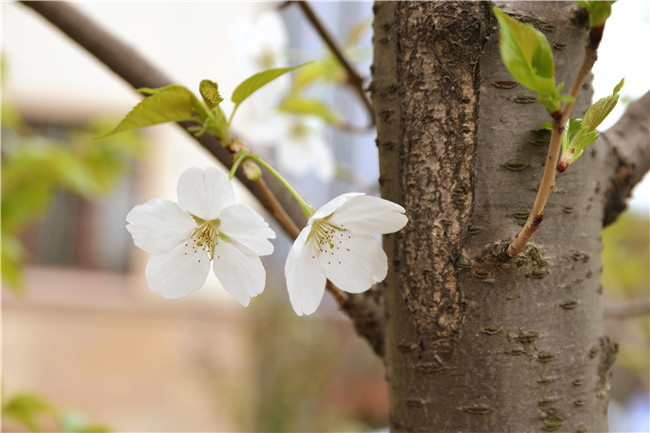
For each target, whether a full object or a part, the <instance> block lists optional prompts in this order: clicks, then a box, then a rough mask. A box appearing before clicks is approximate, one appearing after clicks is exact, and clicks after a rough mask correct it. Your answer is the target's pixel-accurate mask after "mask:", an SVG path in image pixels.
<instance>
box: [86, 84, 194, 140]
mask: <svg viewBox="0 0 650 433" xmlns="http://www.w3.org/2000/svg"><path fill="white" fill-rule="evenodd" d="M138 91H140V92H142V93H146V94H150V95H151V96H149V97H147V98H145V99H143V100H142V101H140V103H138V105H136V106H135V107H133V109H131V111H130V112H129V113H128V114H127V115H126V116H125V117H124V119H122V121H121V122H120V123H119V124H118V125H117V126H116V127H115V129H113V130H112V131H109V132H108V133H106V134H104V135H102V136H101V137H98V139H101V138H105V137H108V136H109V135H113V134H117V133H119V132H123V131H128V130H131V129H138V128H145V127H147V126H153V125H159V124H161V123H167V122H182V121H186V120H197V115H198V118H203V117H205V108H204V107H203V106H202V105H201V102H200V101H199V100H198V98H197V97H196V96H195V95H194V93H192V92H190V91H189V90H188V89H187V88H185V87H183V86H179V85H172V86H167V87H162V88H160V89H149V88H141V89H138Z"/></svg>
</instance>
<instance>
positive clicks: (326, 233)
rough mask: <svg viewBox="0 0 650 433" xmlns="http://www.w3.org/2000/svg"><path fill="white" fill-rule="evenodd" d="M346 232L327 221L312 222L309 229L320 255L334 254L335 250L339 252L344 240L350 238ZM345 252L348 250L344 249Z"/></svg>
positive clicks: (341, 227) (344, 229)
mask: <svg viewBox="0 0 650 433" xmlns="http://www.w3.org/2000/svg"><path fill="white" fill-rule="evenodd" d="M347 231H348V230H347V229H346V228H344V227H343V225H341V226H337V225H334V224H332V223H330V222H329V221H328V220H327V219H320V220H317V221H314V223H313V225H312V229H311V236H313V237H314V239H315V241H316V245H318V249H319V250H320V252H321V253H328V252H329V253H331V254H332V255H333V254H334V251H335V250H340V249H341V246H342V245H343V243H344V241H345V240H346V239H349V238H350V236H349V235H348V234H346V233H345V232H347ZM346 250H347V251H349V249H347V248H346Z"/></svg>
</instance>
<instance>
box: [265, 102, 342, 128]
mask: <svg viewBox="0 0 650 433" xmlns="http://www.w3.org/2000/svg"><path fill="white" fill-rule="evenodd" d="M278 108H279V109H280V111H284V112H286V113H294V114H305V115H311V116H317V117H320V118H321V119H323V120H324V121H325V122H327V123H329V124H332V125H336V124H337V123H339V122H340V120H341V116H340V115H339V114H338V113H337V112H335V111H334V110H332V109H331V108H329V107H328V106H327V105H325V104H323V103H322V102H321V101H319V100H318V99H306V98H303V97H302V96H299V95H294V96H290V97H289V98H287V99H285V100H284V101H282V103H281V104H280V106H279V107H278Z"/></svg>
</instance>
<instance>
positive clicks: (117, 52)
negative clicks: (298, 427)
mask: <svg viewBox="0 0 650 433" xmlns="http://www.w3.org/2000/svg"><path fill="white" fill-rule="evenodd" d="M23 4H25V5H26V6H29V7H30V8H32V9H34V10H35V11H36V12H38V13H39V14H41V15H42V16H43V17H44V18H46V19H47V20H48V21H50V22H51V23H52V24H54V25H55V26H56V27H58V28H59V29H60V30H61V31H63V32H64V33H65V34H66V35H68V36H69V37H70V38H71V39H72V40H74V41H75V42H77V43H78V44H79V45H81V46H82V47H84V48H85V49H86V50H87V51H88V52H89V53H90V54H92V55H93V56H95V57H96V58H97V59H98V60H99V61H100V62H102V63H103V64H105V65H106V66H108V67H109V68H110V69H111V70H112V71H113V72H115V73H116V74H117V75H118V76H120V77H121V78H123V79H124V80H125V81H126V82H128V83H129V84H130V85H132V86H133V87H134V88H136V89H138V88H140V87H151V88H157V87H164V86H168V85H170V84H175V82H174V81H173V80H172V79H171V78H169V77H168V76H167V75H165V74H164V73H162V72H161V71H160V70H158V69H157V68H156V67H155V66H154V65H152V64H151V63H150V62H149V61H147V60H146V59H145V58H144V57H142V56H141V55H140V54H138V53H137V52H136V51H135V50H134V49H133V48H131V47H130V46H129V45H127V44H125V43H124V42H122V41H121V40H119V39H117V38H116V37H114V36H113V35H112V34H110V33H109V32H107V31H106V30H104V29H103V28H102V27H101V26H99V25H98V24H97V23H95V22H93V21H92V20H90V19H89V18H88V17H86V16H85V15H84V14H83V13H82V12H80V11H79V10H78V9H77V8H76V7H75V6H74V5H72V4H69V3H64V2H41V1H25V2H23ZM179 124H180V125H181V126H182V127H183V129H184V130H185V131H187V128H188V127H189V126H193V125H194V124H193V123H192V122H179ZM188 134H190V135H191V136H192V137H193V138H194V139H196V140H197V141H198V142H199V144H200V145H201V146H203V147H204V148H205V149H206V150H207V151H208V152H210V153H211V154H212V155H213V156H214V157H215V158H216V159H217V160H218V161H219V162H221V163H222V164H223V165H225V166H226V167H228V168H230V167H231V166H232V163H233V159H232V154H231V152H230V151H228V150H227V149H226V148H225V147H223V146H222V145H221V143H220V142H219V141H218V140H217V139H216V138H214V137H213V136H211V135H209V134H203V135H202V136H200V137H196V136H194V135H193V134H191V133H190V132H188ZM236 175H237V178H238V179H239V180H240V181H241V182H242V183H244V185H245V186H246V188H247V189H248V190H249V191H251V192H252V193H253V195H254V196H255V198H256V199H257V200H259V202H260V203H262V205H263V206H264V207H265V208H266V209H268V210H269V211H270V212H271V213H272V214H274V213H275V209H274V208H273V206H272V203H271V202H269V201H268V193H267V192H265V191H264V190H263V189H262V188H260V186H258V185H257V184H256V183H255V182H252V181H250V180H248V179H247V178H246V176H245V175H244V173H243V171H242V170H241V169H239V170H237V173H236ZM263 179H264V181H265V182H266V184H267V185H268V188H269V190H270V191H271V192H272V193H273V194H274V195H275V196H276V197H277V200H278V202H279V203H280V204H281V205H282V207H283V208H284V209H285V210H286V211H287V213H288V214H289V215H291V219H292V220H293V221H294V222H296V223H297V224H298V225H304V221H305V220H304V216H303V215H302V210H301V209H300V206H298V204H297V203H296V202H295V201H294V200H293V198H292V197H291V195H290V194H289V193H288V192H287V191H286V190H285V189H284V188H283V187H282V185H281V184H280V183H279V182H278V181H277V180H276V179H275V178H274V177H273V176H270V175H269V174H268V173H266V172H265V173H263ZM283 227H284V226H283ZM284 228H285V230H287V233H291V232H290V230H289V229H288V228H287V227H284Z"/></svg>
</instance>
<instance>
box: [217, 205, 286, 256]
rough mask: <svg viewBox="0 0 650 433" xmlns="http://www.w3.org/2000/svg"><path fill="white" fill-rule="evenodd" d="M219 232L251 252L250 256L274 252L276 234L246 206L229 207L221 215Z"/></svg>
mask: <svg viewBox="0 0 650 433" xmlns="http://www.w3.org/2000/svg"><path fill="white" fill-rule="evenodd" d="M219 220H221V224H220V225H219V231H220V232H221V233H223V234H224V235H226V236H227V237H228V238H230V239H232V240H234V241H236V242H238V243H239V244H241V245H243V246H244V247H246V248H247V249H248V250H249V253H250V254H256V255H258V256H267V255H269V254H271V253H272V252H273V244H272V243H271V242H269V241H268V240H267V239H269V238H270V239H275V232H274V231H273V230H271V228H270V227H269V225H268V224H267V223H266V221H264V218H262V217H261V216H260V215H259V214H258V213H257V212H255V211H254V210H253V209H251V208H250V207H248V206H246V205H245V204H236V205H233V206H228V207H227V208H225V209H223V210H222V211H221V213H220V214H219Z"/></svg>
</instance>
